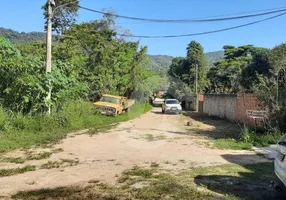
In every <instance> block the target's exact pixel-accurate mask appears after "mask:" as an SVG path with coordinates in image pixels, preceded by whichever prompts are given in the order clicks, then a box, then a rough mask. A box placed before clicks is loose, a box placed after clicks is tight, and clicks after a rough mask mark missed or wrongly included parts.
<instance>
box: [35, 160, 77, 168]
mask: <svg viewBox="0 0 286 200" xmlns="http://www.w3.org/2000/svg"><path fill="white" fill-rule="evenodd" d="M78 164H79V161H78V160H72V159H61V160H60V161H48V162H47V163H45V164H42V165H41V167H40V168H41V169H53V168H60V167H71V166H75V165H78Z"/></svg>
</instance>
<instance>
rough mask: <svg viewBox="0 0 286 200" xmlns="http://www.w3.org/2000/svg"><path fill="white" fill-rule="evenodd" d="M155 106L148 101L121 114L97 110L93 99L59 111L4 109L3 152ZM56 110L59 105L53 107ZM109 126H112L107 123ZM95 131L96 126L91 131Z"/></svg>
mask: <svg viewBox="0 0 286 200" xmlns="http://www.w3.org/2000/svg"><path fill="white" fill-rule="evenodd" d="M151 109H152V106H151V105H149V104H144V103H138V104H135V105H134V106H133V107H132V108H131V109H130V111H129V112H128V113H124V114H122V115H120V116H118V117H109V116H103V115H99V114H97V112H96V110H95V109H94V107H93V104H92V103H89V102H85V101H79V100H78V101H72V102H69V103H66V104H65V105H63V106H61V108H60V109H58V111H57V112H53V113H52V114H51V115H50V116H47V115H44V114H43V115H38V116H30V115H25V116H24V115H20V114H19V115H16V114H10V112H6V111H4V110H3V109H0V110H1V120H0V132H1V136H0V153H5V152H8V151H12V150H15V149H18V148H30V147H32V146H34V145H46V144H54V143H56V142H58V141H59V140H61V139H63V138H65V137H66V136H67V134H68V133H69V132H71V131H76V130H81V129H96V131H95V132H97V131H98V130H100V131H103V130H106V129H101V128H100V127H106V126H107V127H108V125H111V124H116V123H119V122H122V121H127V120H130V119H133V118H136V117H139V116H140V115H142V114H143V113H145V112H148V111H150V110H151ZM54 111H56V109H54ZM108 128H110V127H108ZM92 132H93V133H94V130H93V131H92Z"/></svg>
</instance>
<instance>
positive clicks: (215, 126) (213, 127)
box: [183, 112, 241, 139]
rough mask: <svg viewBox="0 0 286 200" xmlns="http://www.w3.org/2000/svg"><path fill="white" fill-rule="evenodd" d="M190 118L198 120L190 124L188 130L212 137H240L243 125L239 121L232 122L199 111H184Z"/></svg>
mask: <svg viewBox="0 0 286 200" xmlns="http://www.w3.org/2000/svg"><path fill="white" fill-rule="evenodd" d="M183 115H185V116H186V117H189V118H190V120H194V121H195V122H194V123H196V122H199V124H198V123H196V124H195V125H192V126H190V127H189V128H188V129H187V132H189V133H192V134H197V135H200V136H205V137H207V138H210V139H221V138H224V139H227V138H229V139H239V137H240V132H241V126H240V125H239V124H237V123H232V122H229V121H226V120H223V119H220V118H214V117H209V116H206V115H203V114H200V113H197V112H185V113H183Z"/></svg>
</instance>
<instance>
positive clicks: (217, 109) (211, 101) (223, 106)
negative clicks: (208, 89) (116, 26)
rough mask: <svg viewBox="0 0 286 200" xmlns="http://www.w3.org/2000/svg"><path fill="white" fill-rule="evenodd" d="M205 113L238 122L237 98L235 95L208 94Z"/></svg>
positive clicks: (205, 96) (204, 108) (204, 106)
mask: <svg viewBox="0 0 286 200" xmlns="http://www.w3.org/2000/svg"><path fill="white" fill-rule="evenodd" d="M203 102H204V103H203V113H205V114H207V115H210V116H217V117H220V118H224V119H228V120H231V121H236V117H237V114H236V113H237V112H236V107H237V97H236V95H233V94H206V95H204V100H203Z"/></svg>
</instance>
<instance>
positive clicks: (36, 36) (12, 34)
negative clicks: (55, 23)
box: [0, 27, 46, 43]
mask: <svg viewBox="0 0 286 200" xmlns="http://www.w3.org/2000/svg"><path fill="white" fill-rule="evenodd" d="M0 36H3V37H5V38H7V39H8V40H10V41H11V42H12V43H29V42H36V41H45V38H46V34H45V33H43V32H30V33H24V32H21V33H20V32H17V31H13V30H12V29H5V28H1V27H0Z"/></svg>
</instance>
